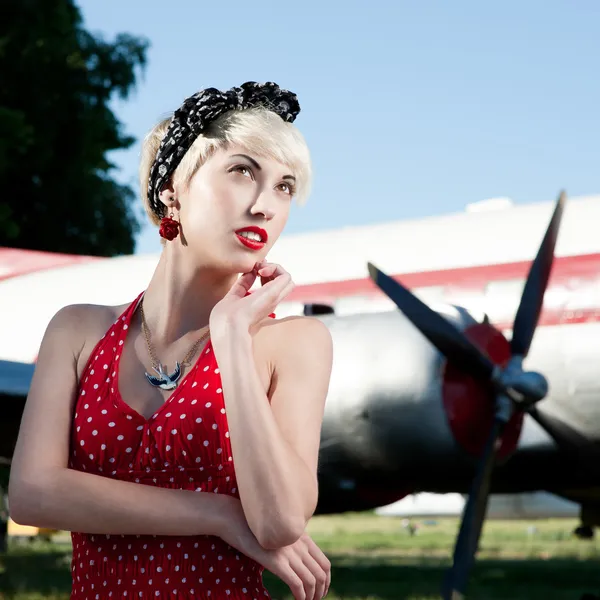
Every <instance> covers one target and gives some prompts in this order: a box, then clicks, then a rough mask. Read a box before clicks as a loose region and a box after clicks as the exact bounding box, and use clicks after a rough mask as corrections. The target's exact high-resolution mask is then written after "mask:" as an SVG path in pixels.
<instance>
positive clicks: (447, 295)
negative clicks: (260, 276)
mask: <svg viewBox="0 0 600 600" xmlns="http://www.w3.org/2000/svg"><path fill="white" fill-rule="evenodd" d="M530 265H531V262H528V261H523V262H513V263H502V264H495V265H484V266H476V267H461V268H453V269H444V270H438V271H421V272H418V273H399V274H398V273H397V274H391V273H388V274H390V275H391V276H392V277H394V279H396V280H398V281H400V282H401V283H402V284H403V285H405V286H406V287H408V288H409V289H415V288H425V287H431V286H442V287H444V288H445V289H444V297H443V298H442V299H441V301H442V302H447V303H451V304H452V303H455V304H460V301H461V296H467V295H468V296H469V297H470V298H471V299H473V298H477V297H479V298H481V299H482V300H483V304H482V307H483V309H484V310H485V309H486V306H485V293H486V287H487V285H488V284H489V283H490V282H502V281H506V282H510V281H511V280H513V281H514V280H518V279H524V278H525V277H526V276H527V273H528V272H529V267H530ZM365 270H366V267H365ZM594 286H595V288H596V295H595V296H594V297H593V302H592V303H590V302H586V305H585V306H581V307H580V308H578V307H577V304H576V301H575V300H576V295H577V294H578V293H580V292H581V291H582V290H583V289H584V288H588V289H589V291H590V292H591V293H593V292H594ZM559 289H562V290H563V291H564V301H563V302H561V303H558V304H554V305H553V306H548V305H547V304H548V303H546V305H545V306H544V307H543V309H542V314H541V316H540V321H539V325H546V326H548V325H559V324H567V323H586V322H593V321H600V254H588V255H578V256H565V257H557V258H556V259H555V260H554V266H553V270H552V275H551V277H550V281H549V283H548V289H547V293H548V292H550V291H556V290H559ZM380 294H381V291H380V290H379V288H377V286H376V285H375V284H374V283H373V282H372V281H371V279H370V278H368V277H364V278H360V279H349V280H344V281H328V282H322V283H314V284H308V285H299V286H297V287H296V288H295V289H294V290H293V292H292V293H291V294H290V295H289V296H288V297H287V298H286V300H287V301H297V302H304V303H311V302H313V303H319V302H320V303H324V304H327V303H332V304H333V303H334V302H335V300H336V299H340V298H347V297H351V296H363V297H370V296H372V297H373V298H376V297H378V296H379V295H380ZM466 308H467V309H468V308H469V306H468V305H467V306H466ZM490 318H491V320H492V322H494V324H495V325H496V326H497V327H499V328H506V327H511V326H512V321H513V318H514V314H506V315H503V317H500V318H496V319H494V315H490Z"/></svg>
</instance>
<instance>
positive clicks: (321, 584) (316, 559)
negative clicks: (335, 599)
mask: <svg viewBox="0 0 600 600" xmlns="http://www.w3.org/2000/svg"><path fill="white" fill-rule="evenodd" d="M310 542H311V543H307V544H306V549H307V554H306V556H305V558H304V564H305V565H306V566H307V567H308V568H309V569H310V571H311V573H312V574H313V575H314V577H315V579H316V588H315V598H316V599H317V600H321V598H323V597H324V596H325V594H326V593H327V589H328V587H329V581H330V573H331V571H330V568H329V560H328V559H327V557H326V556H325V555H324V554H323V553H322V552H321V549H320V548H319V547H318V546H317V545H316V544H315V543H314V542H313V541H312V540H310Z"/></svg>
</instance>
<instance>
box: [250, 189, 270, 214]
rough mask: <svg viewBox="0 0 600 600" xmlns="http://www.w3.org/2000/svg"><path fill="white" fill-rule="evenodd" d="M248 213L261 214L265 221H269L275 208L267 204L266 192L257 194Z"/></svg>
mask: <svg viewBox="0 0 600 600" xmlns="http://www.w3.org/2000/svg"><path fill="white" fill-rule="evenodd" d="M250 214H252V215H262V216H263V217H264V218H265V220H267V221H270V220H271V219H272V218H273V217H274V216H275V210H274V209H273V207H271V206H270V205H269V201H268V199H267V198H266V194H259V196H258V197H257V198H256V202H254V204H252V206H251V207H250Z"/></svg>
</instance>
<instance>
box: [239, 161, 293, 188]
mask: <svg viewBox="0 0 600 600" xmlns="http://www.w3.org/2000/svg"><path fill="white" fill-rule="evenodd" d="M236 157H240V158H245V159H246V160H248V161H250V162H251V163H252V165H253V166H254V167H255V168H256V169H258V170H259V171H262V167H261V166H260V165H259V164H258V163H257V162H256V161H255V160H254V159H253V158H252V157H251V156H248V155H247V154H232V155H231V158H236ZM281 179H291V180H292V181H294V182H295V181H296V178H295V177H294V176H293V175H284V176H283V177H282V178H281Z"/></svg>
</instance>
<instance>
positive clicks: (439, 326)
mask: <svg viewBox="0 0 600 600" xmlns="http://www.w3.org/2000/svg"><path fill="white" fill-rule="evenodd" d="M565 201H566V194H565V193H564V192H561V193H560V195H559V197H558V200H557V202H556V205H555V208H554V212H553V214H552V218H551V220H550V223H549V225H548V228H547V230H546V234H545V235H544V239H543V240H542V243H541V245H540V248H539V250H538V253H537V256H536V257H535V259H534V261H533V262H532V264H531V267H530V270H529V274H528V276H527V280H526V282H525V287H524V288H523V293H522V295H521V301H520V304H519V308H518V310H517V314H516V316H515V322H514V326H513V336H512V340H511V343H510V349H511V359H510V360H509V362H508V364H507V365H506V367H505V368H504V369H502V368H501V367H499V366H498V365H495V364H494V363H493V362H492V361H491V360H490V359H489V358H488V357H487V356H486V355H485V354H484V353H483V352H482V351H481V350H479V348H477V346H475V345H474V344H473V343H472V342H471V341H470V340H469V339H468V338H467V337H466V336H465V335H464V334H463V333H462V332H461V331H460V330H458V329H457V328H456V327H455V326H454V325H452V324H451V323H450V322H449V321H447V320H446V319H445V318H444V317H442V316H441V315H440V314H438V313H437V312H435V311H434V310H432V309H431V308H429V306H427V305H426V304H425V303H424V302H421V300H419V299H418V298H417V297H416V296H414V295H413V294H412V293H411V292H410V291H409V290H407V289H406V288H405V287H404V286H403V285H402V284H401V283H399V282H398V281H396V280H395V279H393V278H392V277H389V276H388V275H386V274H385V273H383V272H382V271H380V270H379V269H378V268H377V267H375V266H374V265H373V264H372V263H368V269H369V275H370V277H371V279H372V280H373V281H374V283H375V284H376V285H377V286H378V287H379V288H380V289H381V290H382V291H383V292H384V293H385V294H386V295H387V296H388V297H389V298H390V299H391V300H392V301H393V302H394V303H395V304H396V306H397V307H398V308H399V309H400V310H401V311H402V312H403V313H404V314H405V315H406V316H407V317H408V319H409V320H410V321H411V322H412V323H413V324H414V325H415V327H417V329H419V330H420V331H421V333H422V334H423V335H424V336H425V337H426V338H427V339H428V340H429V341H430V342H431V343H432V344H433V345H434V346H435V347H436V348H437V349H438V350H439V351H440V352H441V353H442V354H443V355H444V356H445V357H446V358H447V360H448V361H451V362H453V363H454V364H455V365H457V366H458V367H460V368H461V369H463V370H464V372H465V373H467V374H468V375H470V376H472V377H475V378H478V379H482V380H485V381H489V382H490V383H491V384H492V386H493V388H494V390H495V393H496V395H495V414H494V421H493V424H492V428H491V430H490V433H489V436H488V439H487V441H486V444H485V447H484V450H483V453H482V455H481V457H480V459H479V464H478V467H477V471H476V474H475V478H474V480H473V483H472V486H471V489H470V492H469V497H468V500H467V503H466V505H465V508H464V511H463V515H462V521H461V526H460V531H459V534H458V538H457V540H456V545H455V548H454V556H453V564H452V567H451V568H450V570H449V571H448V573H447V577H446V578H445V581H444V585H443V590H442V591H443V598H444V600H458V599H459V598H462V597H464V594H465V589H466V585H467V579H468V575H469V572H470V570H471V567H472V565H473V563H474V560H475V554H476V552H477V547H478V543H479V537H480V535H481V528H482V526H483V521H484V519H485V514H486V510H487V503H488V496H489V490H490V483H491V475H492V471H493V467H494V463H495V459H496V454H497V452H498V449H499V447H500V443H501V436H502V433H503V431H504V427H505V425H506V424H507V423H508V421H509V419H510V417H511V416H512V414H513V413H514V411H515V410H531V416H532V417H533V418H535V419H536V421H538V422H539V423H540V424H541V425H542V427H543V426H544V423H543V422H541V420H540V415H539V413H538V412H537V411H536V410H535V407H534V405H535V403H536V402H538V401H539V400H541V399H542V398H544V397H545V396H546V394H547V393H548V382H547V381H546V379H545V378H544V376H543V375H541V374H539V373H535V372H524V371H523V359H524V358H525V357H526V356H527V353H528V352H529V348H530V345H531V341H532V339H533V335H534V333H535V329H536V327H537V323H538V319H539V316H540V312H541V308H542V303H543V300H544V293H545V291H546V287H547V285H548V280H549V278H550V271H551V269H552V263H553V260H554V248H555V246H556V239H557V237H558V232H559V228H560V222H561V218H562V213H563V209H564V204H565Z"/></svg>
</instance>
